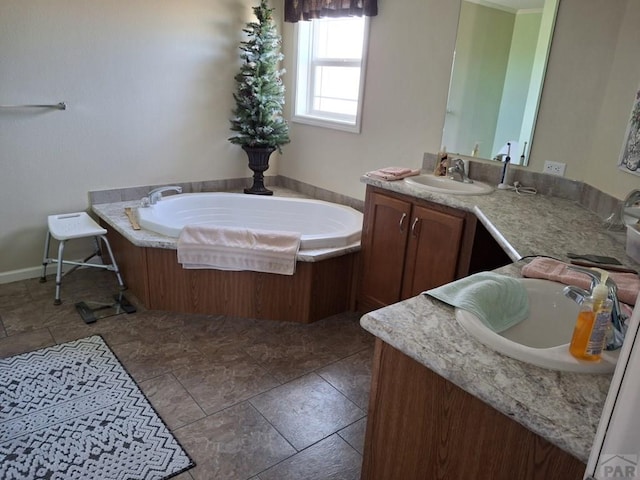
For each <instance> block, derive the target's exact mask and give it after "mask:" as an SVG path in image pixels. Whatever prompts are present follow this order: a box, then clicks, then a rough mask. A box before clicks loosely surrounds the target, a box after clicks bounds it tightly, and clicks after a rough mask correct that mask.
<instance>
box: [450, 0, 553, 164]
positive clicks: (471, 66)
mask: <svg viewBox="0 0 640 480" xmlns="http://www.w3.org/2000/svg"><path fill="white" fill-rule="evenodd" d="M559 3H560V0H492V1H491V2H488V1H485V0H462V6H461V9H460V19H459V23H458V36H457V38H456V49H455V52H454V59H453V68H452V72H451V80H450V84H449V96H448V99H447V113H446V117H445V122H444V131H443V135H442V145H443V146H445V147H446V148H447V150H448V151H449V152H451V153H453V154H459V155H466V156H471V157H479V158H484V159H493V160H502V158H503V157H504V156H506V154H507V153H508V152H509V154H510V157H511V163H512V164H515V165H526V164H527V161H528V158H529V151H530V150H531V142H532V139H533V130H534V128H535V123H536V117H537V114H538V104H539V102H540V96H541V93H542V85H543V83H544V75H545V71H546V67H547V58H548V55H549V51H550V49H551V39H552V37H553V29H554V26H555V19H556V13H557V10H558V4H559ZM507 143H509V144H510V146H509V147H508V146H507Z"/></svg>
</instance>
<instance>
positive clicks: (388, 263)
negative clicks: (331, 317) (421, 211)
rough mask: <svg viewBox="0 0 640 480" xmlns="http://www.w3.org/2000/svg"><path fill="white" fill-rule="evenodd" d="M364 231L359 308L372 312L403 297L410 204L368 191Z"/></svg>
mask: <svg viewBox="0 0 640 480" xmlns="http://www.w3.org/2000/svg"><path fill="white" fill-rule="evenodd" d="M365 203H366V209H365V214H364V228H363V232H362V257H363V262H362V263H363V268H362V278H361V281H360V294H359V296H358V303H359V305H358V308H359V309H360V310H361V311H369V310H373V309H376V308H381V307H384V306H386V305H390V304H392V303H395V302H397V301H399V300H400V293H401V291H402V290H401V289H402V276H403V273H404V258H405V249H406V244H407V232H408V231H409V221H410V218H411V217H410V216H411V203H410V202H407V201H403V200H399V199H397V198H393V197H389V196H386V195H381V194H379V193H376V192H371V191H369V192H367V199H366V202H365Z"/></svg>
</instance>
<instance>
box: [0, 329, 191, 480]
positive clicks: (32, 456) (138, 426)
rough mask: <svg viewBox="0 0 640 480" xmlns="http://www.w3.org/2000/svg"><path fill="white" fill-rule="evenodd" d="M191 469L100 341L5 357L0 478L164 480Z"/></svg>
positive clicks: (0, 369)
mask: <svg viewBox="0 0 640 480" xmlns="http://www.w3.org/2000/svg"><path fill="white" fill-rule="evenodd" d="M193 465H194V463H193V461H192V460H191V459H190V458H189V456H188V454H187V453H186V452H185V451H184V450H183V448H182V447H181V446H180V444H178V441H177V440H176V439H175V437H174V436H173V435H172V434H171V432H170V431H169V429H168V428H167V426H166V425H165V424H164V422H163V421H162V419H160V417H159V416H158V415H157V413H156V412H155V410H154V409H153V407H152V406H151V404H150V403H149V401H148V400H147V399H146V398H145V396H144V395H143V393H142V392H141V391H140V388H138V386H137V385H136V384H135V382H134V381H133V379H132V378H131V377H130V376H129V374H128V373H127V372H126V370H125V369H124V367H123V366H122V364H121V363H120V361H119V360H118V359H117V358H116V357H115V355H114V354H113V352H112V351H111V350H110V349H109V347H108V346H107V344H106V343H105V342H104V340H103V339H102V337H100V336H97V335H95V336H92V337H88V338H83V339H80V340H76V341H74V342H69V343H64V344H61V345H55V346H52V347H47V348H43V349H41V350H36V351H35V352H30V353H25V354H22V355H16V356H14V357H10V358H6V359H0V478H2V479H16V480H21V479H30V480H31V479H65V480H67V479H100V480H107V479H109V480H112V479H113V480H115V479H122V480H124V479H127V480H129V479H144V480H150V479H165V478H170V477H172V476H174V475H177V474H179V473H181V472H183V471H185V470H188V469H189V468H191V467H192V466H193Z"/></svg>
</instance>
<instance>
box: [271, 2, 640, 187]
mask: <svg viewBox="0 0 640 480" xmlns="http://www.w3.org/2000/svg"><path fill="white" fill-rule="evenodd" d="M456 3H457V2H452V1H445V0H424V1H420V2H416V1H412V0H398V1H396V2H394V3H393V6H391V5H389V4H388V3H387V2H383V1H381V2H380V15H379V16H378V17H375V18H373V19H372V22H371V40H370V41H371V46H370V51H369V68H368V72H367V85H366V94H365V96H366V98H365V104H364V113H363V115H364V119H363V127H362V133H361V134H360V135H355V134H348V133H342V132H337V131H331V130H327V129H322V128H317V127H310V126H302V125H296V124H293V125H292V128H291V137H292V143H291V145H288V146H286V148H285V150H284V155H283V158H282V159H281V164H280V169H279V172H280V173H281V174H283V175H286V176H289V177H292V178H296V179H298V180H301V181H304V182H308V183H312V184H316V185H319V186H321V187H323V188H327V189H330V190H334V191H338V192H340V193H343V194H346V195H351V196H357V197H362V196H363V192H364V187H363V186H362V185H361V184H359V183H358V181H357V178H358V177H359V176H360V175H361V174H362V173H364V172H366V171H367V170H372V169H374V168H377V167H380V166H384V165H391V164H396V165H407V166H416V165H419V159H420V157H421V152H423V151H429V152H436V151H437V150H438V149H439V147H440V142H441V133H442V125H443V118H444V112H445V105H446V103H445V102H446V95H447V91H448V80H449V72H450V68H451V58H452V52H453V48H454V41H455V29H456V25H457V14H458V5H457V4H456ZM639 15H640V2H638V1H637V0H607V1H605V0H561V2H560V7H559V10H558V17H557V24H556V33H555V36H554V41H553V42H554V43H553V45H552V51H551V56H550V59H549V65H548V70H547V76H546V79H545V86H544V92H543V96H542V99H541V105H540V111H539V115H538V126H537V128H536V133H535V138H534V143H533V149H532V150H531V157H530V163H529V167H528V168H530V169H532V170H533V171H536V172H541V171H542V168H543V165H544V161H545V160H553V161H559V162H565V163H566V164H567V171H566V176H567V177H569V178H572V179H574V180H581V181H585V182H587V183H589V184H591V185H593V186H595V187H597V188H600V189H601V190H603V191H605V192H607V193H609V194H611V195H614V196H616V197H618V198H624V196H625V195H626V193H627V192H628V191H629V190H631V189H632V188H640V181H639V178H640V177H637V176H633V175H630V174H627V173H623V172H620V171H618V170H617V167H616V165H617V162H618V156H619V153H620V148H621V146H622V143H623V136H624V131H625V128H626V122H627V121H628V118H629V113H630V109H631V105H632V102H633V99H634V95H635V91H636V89H637V88H638V85H639V84H640V64H639V62H638V59H637V45H638V44H640V29H638V28H637V25H638V23H637V22H638V16H639ZM634 22H635V23H634ZM283 35H284V42H285V45H286V46H287V47H288V49H287V52H286V53H287V55H288V59H287V68H288V69H289V71H293V68H292V63H291V62H292V50H291V43H292V42H293V38H294V37H293V27H292V26H290V25H285V26H284V30H283ZM634 49H635V51H634ZM289 78H290V77H289ZM287 82H288V83H287V85H288V87H289V89H291V83H290V80H287Z"/></svg>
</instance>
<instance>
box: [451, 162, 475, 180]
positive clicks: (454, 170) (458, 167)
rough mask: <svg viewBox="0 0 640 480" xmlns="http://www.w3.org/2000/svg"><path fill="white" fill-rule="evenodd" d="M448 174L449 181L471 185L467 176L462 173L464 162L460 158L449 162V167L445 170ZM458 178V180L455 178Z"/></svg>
mask: <svg viewBox="0 0 640 480" xmlns="http://www.w3.org/2000/svg"><path fill="white" fill-rule="evenodd" d="M447 172H448V173H449V178H450V179H451V180H455V181H456V182H462V183H473V180H471V179H470V178H469V177H467V174H466V173H465V171H464V161H463V160H462V159H461V158H456V159H455V160H452V161H451V166H450V167H449V168H448V169H447ZM456 176H458V178H456Z"/></svg>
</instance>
